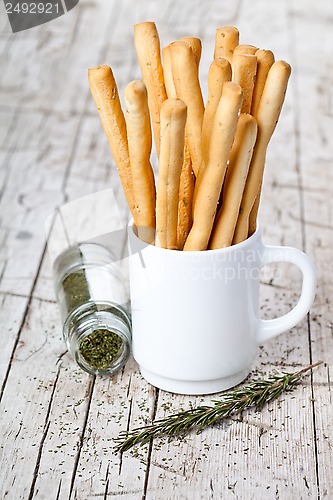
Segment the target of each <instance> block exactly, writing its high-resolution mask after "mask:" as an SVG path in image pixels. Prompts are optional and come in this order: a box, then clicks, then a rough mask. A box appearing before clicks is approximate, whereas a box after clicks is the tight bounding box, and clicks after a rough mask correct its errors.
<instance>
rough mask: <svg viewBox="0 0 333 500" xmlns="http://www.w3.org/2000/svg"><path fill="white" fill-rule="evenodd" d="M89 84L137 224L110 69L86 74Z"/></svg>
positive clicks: (123, 130)
mask: <svg viewBox="0 0 333 500" xmlns="http://www.w3.org/2000/svg"><path fill="white" fill-rule="evenodd" d="M88 81H89V86H90V90H91V94H92V96H93V98H94V101H95V104H96V107H97V110H98V113H99V116H100V119H101V122H102V125H103V128H104V132H105V135H106V137H107V139H108V142H109V146H110V149H111V152H112V155H113V158H114V161H115V164H116V166H117V169H118V173H119V177H120V180H121V183H122V186H123V189H124V193H125V196H126V199H127V203H128V205H129V208H130V210H131V213H132V216H133V218H134V222H135V223H136V222H137V220H136V210H135V203H134V195H133V183H132V174H131V168H130V161H129V152H128V143H127V133H126V122H125V118H124V114H123V111H122V109H121V104H120V100H119V95H118V88H117V84H116V81H115V78H114V76H113V73H112V70H111V68H110V66H107V65H105V64H103V65H100V66H96V67H95V68H90V69H89V70H88Z"/></svg>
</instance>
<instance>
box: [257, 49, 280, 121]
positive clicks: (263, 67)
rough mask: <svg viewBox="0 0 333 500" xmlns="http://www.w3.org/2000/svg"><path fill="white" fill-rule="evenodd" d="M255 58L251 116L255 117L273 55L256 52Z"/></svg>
mask: <svg viewBox="0 0 333 500" xmlns="http://www.w3.org/2000/svg"><path fill="white" fill-rule="evenodd" d="M255 55H256V58H257V74H256V83H255V85H254V89H253V95H252V106H251V115H252V116H254V117H256V116H257V113H258V107H259V102H260V99H261V96H262V93H263V90H264V86H265V83H266V78H267V75H268V72H269V70H270V69H271V66H272V64H273V63H274V60H275V59H274V54H273V52H272V51H271V50H261V49H259V50H257V52H256V53H255Z"/></svg>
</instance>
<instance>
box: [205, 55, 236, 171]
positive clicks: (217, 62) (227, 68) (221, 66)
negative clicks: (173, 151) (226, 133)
mask: <svg viewBox="0 0 333 500" xmlns="http://www.w3.org/2000/svg"><path fill="white" fill-rule="evenodd" d="M230 80H231V65H230V63H229V61H228V60H227V59H224V58H220V59H214V61H213V62H212V64H211V65H210V67H209V71H208V99H207V103H206V108H205V112H204V116H203V122H202V156H203V165H205V163H206V162H207V155H208V146H209V140H210V134H211V129H212V124H213V120H214V116H215V112H216V109H217V106H218V104H219V102H220V99H221V95H222V88H223V84H224V83H225V82H229V81H230Z"/></svg>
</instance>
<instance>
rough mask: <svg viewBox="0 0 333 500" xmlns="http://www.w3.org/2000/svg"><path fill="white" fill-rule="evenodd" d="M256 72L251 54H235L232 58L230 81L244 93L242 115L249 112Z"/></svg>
mask: <svg viewBox="0 0 333 500" xmlns="http://www.w3.org/2000/svg"><path fill="white" fill-rule="evenodd" d="M256 72H257V58H256V56H253V55H251V54H236V53H235V52H234V56H233V58H232V81H233V82H235V83H238V85H240V86H241V87H242V89H243V91H244V100H243V106H242V109H241V112H242V113H250V112H251V104H252V94H253V89H254V83H255V78H256Z"/></svg>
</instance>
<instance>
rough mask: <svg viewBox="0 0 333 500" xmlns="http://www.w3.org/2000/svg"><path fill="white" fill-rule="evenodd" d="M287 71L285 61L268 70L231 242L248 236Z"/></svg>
mask: <svg viewBox="0 0 333 500" xmlns="http://www.w3.org/2000/svg"><path fill="white" fill-rule="evenodd" d="M290 73H291V67H290V65H289V64H288V63H286V62H285V61H276V62H275V63H274V64H273V66H272V67H271V69H270V70H269V73H268V76H267V79H266V83H265V87H264V91H263V93H262V98H261V100H260V103H259V108H258V114H257V122H258V136H257V141H256V145H255V147H254V151H253V156H252V160H251V164H250V169H249V174H248V177H247V179H246V185H245V189H244V193H243V198H242V203H241V208H240V212H239V217H238V221H237V226H236V230H235V234H234V239H233V243H240V242H241V241H243V240H244V239H246V238H247V235H248V230H249V215H250V212H251V210H252V207H253V205H254V202H255V200H256V197H257V195H258V192H259V188H260V185H261V182H262V178H263V173H264V166H265V159H266V151H267V146H268V143H269V141H270V139H271V137H272V134H273V132H274V130H275V127H276V124H277V122H278V119H279V116H280V113H281V109H282V105H283V102H284V98H285V94H286V90H287V85H288V80H289V77H290Z"/></svg>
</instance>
